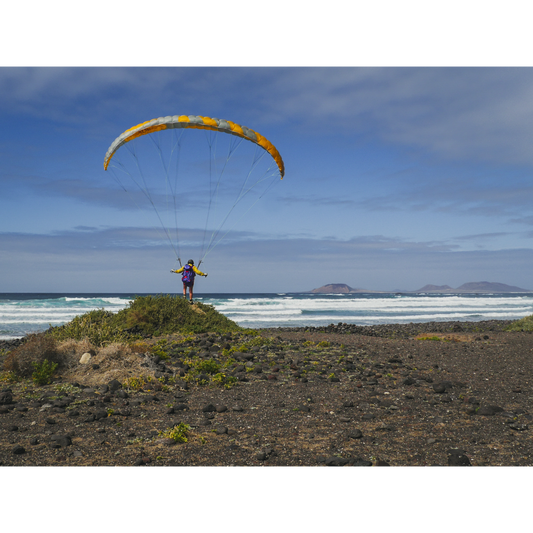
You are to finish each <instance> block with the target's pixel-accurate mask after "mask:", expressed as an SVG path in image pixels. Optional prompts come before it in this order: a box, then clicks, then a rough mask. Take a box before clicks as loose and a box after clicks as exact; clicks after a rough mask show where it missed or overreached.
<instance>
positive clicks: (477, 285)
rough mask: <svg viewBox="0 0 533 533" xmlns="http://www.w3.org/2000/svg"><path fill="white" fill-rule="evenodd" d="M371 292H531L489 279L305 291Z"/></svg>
mask: <svg viewBox="0 0 533 533" xmlns="http://www.w3.org/2000/svg"><path fill="white" fill-rule="evenodd" d="M362 292H365V293H372V292H377V293H379V292H403V293H421V292H426V293H427V292H434V293H441V294H442V293H454V294H456V293H473V292H479V293H494V292H501V293H506V292H532V291H530V290H529V289H521V288H520V287H515V286H514V285H506V284H505V283H492V282H490V281H472V282H469V283H464V284H463V285H461V286H460V287H457V289H454V288H453V287H450V286H449V285H424V287H422V288H421V289H418V290H417V291H403V290H402V291H400V290H396V291H371V290H367V289H354V288H352V287H350V286H349V285H347V284H346V283H329V284H328V285H323V286H322V287H319V288H318V289H313V290H312V291H307V293H309V294H355V293H362Z"/></svg>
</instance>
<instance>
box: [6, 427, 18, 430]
mask: <svg viewBox="0 0 533 533" xmlns="http://www.w3.org/2000/svg"><path fill="white" fill-rule="evenodd" d="M7 430H8V431H18V430H19V427H18V426H7Z"/></svg>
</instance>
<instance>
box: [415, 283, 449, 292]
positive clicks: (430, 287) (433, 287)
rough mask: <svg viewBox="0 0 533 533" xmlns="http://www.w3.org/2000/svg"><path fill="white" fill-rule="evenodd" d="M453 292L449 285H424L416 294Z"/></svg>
mask: <svg viewBox="0 0 533 533" xmlns="http://www.w3.org/2000/svg"><path fill="white" fill-rule="evenodd" d="M448 290H450V291H453V289H452V288H451V287H450V286H449V285H424V286H423V287H422V288H421V289H418V290H417V291H416V292H431V291H433V292H442V291H448Z"/></svg>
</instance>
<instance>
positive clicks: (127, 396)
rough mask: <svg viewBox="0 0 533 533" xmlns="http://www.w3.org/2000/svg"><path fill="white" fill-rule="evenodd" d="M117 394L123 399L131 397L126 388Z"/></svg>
mask: <svg viewBox="0 0 533 533" xmlns="http://www.w3.org/2000/svg"><path fill="white" fill-rule="evenodd" d="M115 396H118V397H119V398H122V399H123V400H125V399H126V398H129V395H128V393H127V392H126V391H125V390H118V391H117V392H116V394H115Z"/></svg>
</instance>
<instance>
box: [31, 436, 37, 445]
mask: <svg viewBox="0 0 533 533" xmlns="http://www.w3.org/2000/svg"><path fill="white" fill-rule="evenodd" d="M30 444H31V445H32V446H36V445H37V444H39V439H38V438H37V437H33V438H32V439H30Z"/></svg>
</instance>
